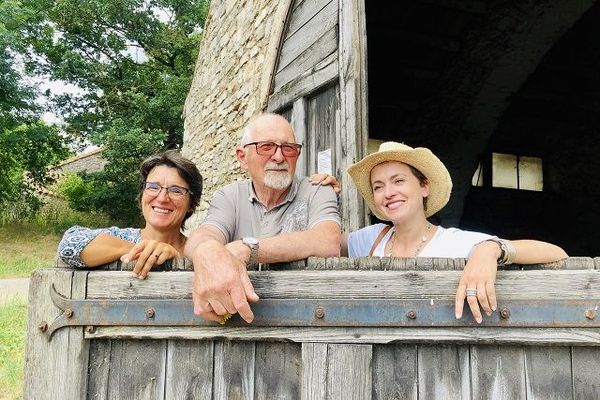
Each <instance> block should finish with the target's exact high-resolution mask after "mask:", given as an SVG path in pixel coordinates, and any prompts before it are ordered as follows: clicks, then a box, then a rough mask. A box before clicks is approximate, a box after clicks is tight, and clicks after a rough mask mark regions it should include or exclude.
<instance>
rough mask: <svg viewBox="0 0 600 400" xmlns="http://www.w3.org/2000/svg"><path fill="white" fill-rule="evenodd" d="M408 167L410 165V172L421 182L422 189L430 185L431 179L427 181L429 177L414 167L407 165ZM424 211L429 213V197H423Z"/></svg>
mask: <svg viewBox="0 0 600 400" xmlns="http://www.w3.org/2000/svg"><path fill="white" fill-rule="evenodd" d="M406 165H408V168H410V171H411V172H412V173H413V175H414V176H415V178H417V179H418V180H419V184H420V185H421V187H423V186H425V185H426V184H427V183H429V179H427V177H426V176H425V175H423V173H422V172H421V171H419V170H418V169H416V168H415V167H413V166H412V165H409V164H406ZM423 209H424V210H425V211H427V197H423Z"/></svg>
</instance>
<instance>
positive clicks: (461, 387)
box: [417, 345, 485, 400]
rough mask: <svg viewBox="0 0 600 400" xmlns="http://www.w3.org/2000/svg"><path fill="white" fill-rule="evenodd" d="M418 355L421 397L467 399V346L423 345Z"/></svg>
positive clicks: (468, 388)
mask: <svg viewBox="0 0 600 400" xmlns="http://www.w3.org/2000/svg"><path fill="white" fill-rule="evenodd" d="M417 357H418V385H419V398H420V399H440V400H442V399H470V390H471V388H470V380H469V378H470V364H469V347H468V346H457V345H435V346H427V345H423V346H419V348H418V355H417ZM474 398H479V397H474ZM482 398H485V397H482Z"/></svg>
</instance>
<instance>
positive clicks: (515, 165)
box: [365, 0, 600, 256]
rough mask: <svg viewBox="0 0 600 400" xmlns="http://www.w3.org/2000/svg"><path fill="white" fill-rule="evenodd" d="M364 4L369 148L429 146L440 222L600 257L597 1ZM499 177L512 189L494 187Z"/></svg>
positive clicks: (599, 41)
mask: <svg viewBox="0 0 600 400" xmlns="http://www.w3.org/2000/svg"><path fill="white" fill-rule="evenodd" d="M365 3H366V17H367V47H368V57H367V62H368V87H369V97H368V99H369V100H368V101H369V104H368V112H369V138H370V139H377V140H395V141H401V142H404V143H406V144H408V145H411V146H425V147H429V148H431V149H432V150H433V151H434V152H435V153H436V154H437V155H438V156H439V157H440V158H441V159H442V161H443V162H444V163H445V164H446V165H447V166H448V168H449V170H450V173H451V175H452V178H453V181H454V189H453V194H452V199H451V201H450V204H449V205H448V206H447V207H446V208H445V209H444V210H443V211H442V212H441V213H439V215H438V216H437V217H435V218H436V222H439V223H442V224H443V225H446V226H459V227H461V228H465V229H471V230H478V231H483V232H489V233H494V234H497V235H498V236H501V237H506V238H510V239H518V238H535V239H540V240H547V241H550V242H553V243H556V244H559V245H561V246H562V247H563V248H564V249H565V250H566V251H567V252H568V253H569V255H571V256H583V255H586V256H595V255H600V242H599V241H598V240H596V236H595V229H596V227H597V226H598V222H600V221H599V219H600V218H599V217H598V213H597V211H596V204H597V203H598V201H599V200H600V186H598V185H597V184H596V183H597V181H598V178H600V161H599V159H598V157H597V155H598V154H599V150H600V143H599V142H600V141H599V140H598V139H599V138H600V136H599V135H598V131H599V128H600V3H598V2H595V1H562V0H561V1H543V2H542V1H525V2H523V1H519V2H517V1H490V2H480V1H452V0H437V1H434V0H428V1H395V2H386V3H385V7H382V6H381V3H379V2H365ZM493 153H501V154H506V155H509V156H508V161H507V162H505V163H504V164H502V165H501V164H498V165H497V166H496V164H494V163H493V161H492V158H493V157H492V154H493ZM528 160H534V161H533V162H534V163H537V164H535V165H537V166H538V167H536V168H537V169H536V168H533V172H531V170H530V169H528V168H529V165H530V164H528V162H529V161H528ZM478 165H480V166H481V170H480V171H481V173H480V174H479V175H478V176H479V180H478V182H479V186H474V183H473V181H472V178H473V175H474V173H475V171H476V169H477V167H478ZM500 167H502V168H504V169H503V170H502V171H504V173H505V174H506V173H508V174H509V176H510V177H512V176H513V175H514V177H515V178H514V187H512V188H507V187H502V184H496V183H495V181H494V179H495V178H496V176H497V177H498V179H500V177H501V169H500ZM496 168H497V169H496ZM507 171H508V172H507ZM496 174H497V175H496ZM527 174H533V175H527ZM536 174H538V175H539V176H538V175H536ZM528 176H529V178H528ZM531 176H533V178H531ZM511 179H512V178H511ZM527 179H534V180H536V179H537V180H538V181H539V182H538V184H539V185H540V187H538V188H537V189H536V190H531V188H530V187H528V186H527V185H528V184H527ZM510 185H512V183H510V184H509V186H510Z"/></svg>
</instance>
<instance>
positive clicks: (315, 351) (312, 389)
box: [301, 343, 328, 400]
mask: <svg viewBox="0 0 600 400" xmlns="http://www.w3.org/2000/svg"><path fill="white" fill-rule="evenodd" d="M327 359H328V344H327V343H302V387H301V390H302V392H301V399H302V400H325V399H326V398H327Z"/></svg>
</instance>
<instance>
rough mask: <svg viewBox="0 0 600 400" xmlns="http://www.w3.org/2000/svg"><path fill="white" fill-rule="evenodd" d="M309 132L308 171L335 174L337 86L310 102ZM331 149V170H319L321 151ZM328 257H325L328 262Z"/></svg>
mask: <svg viewBox="0 0 600 400" xmlns="http://www.w3.org/2000/svg"><path fill="white" fill-rule="evenodd" d="M308 110H309V112H308V132H309V136H310V146H309V147H310V152H311V153H310V154H309V156H308V157H309V160H313V162H312V164H311V165H309V168H308V171H309V172H310V173H311V174H312V173H317V172H321V173H326V174H335V173H336V171H335V159H334V157H333V151H334V147H335V141H336V131H337V126H338V125H339V123H338V117H339V102H338V94H337V87H336V86H333V87H329V88H327V89H326V90H324V91H321V92H319V93H318V94H316V95H313V97H312V98H311V99H310V100H309V102H308ZM327 149H329V150H330V151H331V155H332V157H331V160H330V162H331V168H332V169H330V170H327V169H324V170H319V168H318V167H319V165H318V163H319V160H318V159H319V152H321V151H323V150H327ZM327 261H328V259H325V262H326V263H327Z"/></svg>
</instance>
